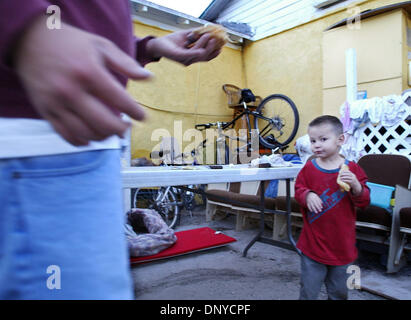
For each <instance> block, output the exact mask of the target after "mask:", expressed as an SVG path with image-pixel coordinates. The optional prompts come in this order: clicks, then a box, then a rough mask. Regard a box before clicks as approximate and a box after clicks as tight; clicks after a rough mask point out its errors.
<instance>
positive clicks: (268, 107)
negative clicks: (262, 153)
mask: <svg viewBox="0 0 411 320" xmlns="http://www.w3.org/2000/svg"><path fill="white" fill-rule="evenodd" d="M225 86H227V85H225ZM225 86H223V89H225V91H226V88H225ZM232 87H234V86H232ZM226 92H227V91H226ZM255 101H256V97H255V96H254V94H253V93H252V91H251V90H249V89H242V90H241V99H240V101H239V104H240V105H242V107H243V111H242V112H241V113H240V114H238V115H236V116H235V117H234V119H233V120H231V121H229V122H215V123H205V124H197V125H195V128H196V129H197V130H200V131H201V130H205V129H209V128H217V129H218V138H217V142H221V141H222V140H224V141H225V139H226V138H228V139H232V140H236V141H242V142H244V143H245V145H243V146H242V147H241V148H237V149H236V151H237V152H238V151H242V150H244V149H245V148H246V149H247V152H250V151H253V150H252V139H253V130H255V131H256V134H257V135H258V139H259V143H261V144H262V145H263V146H264V147H265V148H268V149H277V148H278V149H285V148H286V147H287V145H288V144H289V143H290V142H291V141H292V140H293V139H294V137H295V135H296V134H297V130H298V126H299V113H298V110H297V107H296V105H295V103H294V102H293V101H292V100H291V99H290V98H289V97H287V96H285V95H282V94H272V95H270V96H268V97H266V98H265V99H263V100H262V101H261V103H260V104H259V105H258V106H257V108H256V110H255V111H253V110H250V108H249V107H248V104H249V103H251V102H255ZM250 115H251V116H253V118H254V128H253V127H252V125H251V120H250ZM243 116H245V118H246V123H247V136H246V137H245V138H242V137H233V136H230V135H227V134H225V133H224V130H226V129H227V128H230V127H231V128H232V129H234V125H235V123H236V121H237V120H239V119H240V118H242V117H243ZM205 141H206V140H204V141H203V142H205ZM224 149H225V153H226V154H225V159H224V161H225V164H228V162H227V158H228V157H227V152H229V150H228V147H227V144H226V143H225V147H224ZM254 151H255V150H254ZM217 152H219V148H217ZM217 158H219V156H218V155H217Z"/></svg>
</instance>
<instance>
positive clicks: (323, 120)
mask: <svg viewBox="0 0 411 320" xmlns="http://www.w3.org/2000/svg"><path fill="white" fill-rule="evenodd" d="M322 124H330V125H331V126H332V127H333V129H334V131H335V133H336V134H337V135H340V134H343V133H344V129H343V125H342V123H341V121H340V119H338V118H337V117H334V116H329V115H325V116H320V117H317V118H315V119H314V120H312V121H311V122H310V123H309V125H308V127H316V126H319V125H322Z"/></svg>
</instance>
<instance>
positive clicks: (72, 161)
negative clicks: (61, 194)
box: [12, 150, 115, 179]
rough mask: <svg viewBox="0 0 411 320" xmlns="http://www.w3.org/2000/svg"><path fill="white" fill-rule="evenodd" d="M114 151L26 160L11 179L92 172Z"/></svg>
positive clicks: (13, 173)
mask: <svg viewBox="0 0 411 320" xmlns="http://www.w3.org/2000/svg"><path fill="white" fill-rule="evenodd" d="M113 151H115V150H98V151H87V152H78V153H70V154H62V155H52V156H42V157H33V158H27V159H25V160H24V161H22V162H20V164H19V165H18V166H16V167H15V170H13V172H12V176H13V178H16V179H28V178H42V177H44V178H46V177H58V176H67V175H76V174H81V173H86V172H89V171H93V170H94V169H96V168H98V167H99V166H100V165H102V164H103V163H104V162H105V161H106V160H108V159H109V157H110V155H111V154H112V152H113Z"/></svg>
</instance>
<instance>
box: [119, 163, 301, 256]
mask: <svg viewBox="0 0 411 320" xmlns="http://www.w3.org/2000/svg"><path fill="white" fill-rule="evenodd" d="M301 168H302V165H292V166H278V167H270V168H256V167H251V166H250V165H248V164H245V165H242V164H240V165H223V166H222V168H221V169H211V168H210V167H209V166H205V165H203V166H167V167H126V168H123V170H122V177H123V188H125V189H130V188H142V187H162V186H187V185H191V184H209V183H225V182H243V181H261V183H262V189H261V190H264V181H268V180H285V181H286V198H287V210H286V211H277V210H268V209H265V206H264V192H261V201H260V205H259V206H258V207H257V209H259V210H260V212H261V215H260V230H259V232H258V234H257V235H256V236H255V237H254V238H253V239H252V240H251V242H250V243H249V244H248V245H247V247H246V248H245V249H244V252H243V255H244V256H246V254H247V251H248V249H250V248H251V246H252V245H253V244H254V243H255V242H256V241H259V242H264V243H267V244H271V245H276V246H280V247H283V248H286V249H291V250H296V251H297V252H298V253H300V252H299V250H298V249H297V248H296V247H295V241H294V239H293V238H292V234H291V197H290V180H291V179H294V178H295V177H296V176H297V174H298V172H299V171H300V170H301ZM246 205H247V204H246ZM248 205H249V204H248ZM249 206H250V205H249ZM265 212H270V213H275V214H286V215H287V226H288V229H287V230H288V239H289V241H290V244H288V243H285V242H282V241H277V240H273V239H269V238H264V237H263V236H262V235H263V231H264V213H265Z"/></svg>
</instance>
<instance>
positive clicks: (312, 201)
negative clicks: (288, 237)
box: [307, 192, 323, 213]
mask: <svg viewBox="0 0 411 320" xmlns="http://www.w3.org/2000/svg"><path fill="white" fill-rule="evenodd" d="M307 208H308V210H310V212H314V213H320V212H321V211H322V210H323V201H322V200H321V198H320V197H319V196H318V195H317V194H316V193H314V192H309V193H308V194H307Z"/></svg>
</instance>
